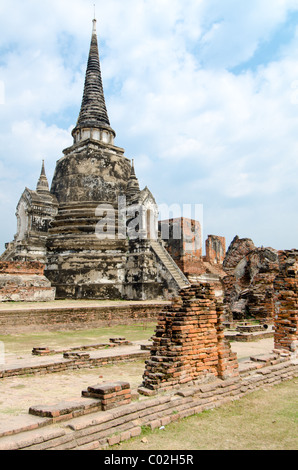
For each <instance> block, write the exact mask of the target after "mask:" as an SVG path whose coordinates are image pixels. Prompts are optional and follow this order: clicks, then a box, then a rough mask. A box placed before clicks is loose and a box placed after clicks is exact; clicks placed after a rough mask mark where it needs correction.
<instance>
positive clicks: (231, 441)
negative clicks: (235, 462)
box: [114, 379, 298, 450]
mask: <svg viewBox="0 0 298 470" xmlns="http://www.w3.org/2000/svg"><path fill="white" fill-rule="evenodd" d="M297 384H298V379H294V380H291V381H288V382H284V383H283V384H280V385H277V386H275V387H272V388H268V389H262V390H259V391H257V392H254V393H251V394H249V395H246V396H245V397H243V398H241V399H240V400H237V401H235V402H232V403H230V404H228V405H225V406H222V407H220V408H216V409H214V410H208V411H205V412H203V413H201V414H198V415H194V416H191V417H189V418H185V419H182V420H179V421H177V422H174V423H171V424H169V425H168V426H166V428H165V430H159V429H156V430H154V431H148V428H145V429H144V432H143V433H142V435H141V436H138V437H137V438H134V439H132V440H130V441H128V442H124V443H122V444H120V445H118V446H114V449H118V450H297V449H298V395H297ZM144 437H145V438H146V439H145V442H142V439H144ZM146 441H147V442H146Z"/></svg>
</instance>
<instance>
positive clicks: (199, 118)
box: [0, 0, 298, 251]
mask: <svg viewBox="0 0 298 470" xmlns="http://www.w3.org/2000/svg"><path fill="white" fill-rule="evenodd" d="M94 3H96V17H97V20H98V22H97V31H98V35H99V46H100V56H101V68H102V75H103V83H104V89H105V97H106V102H107V108H108V113H109V117H110V121H111V125H112V127H113V129H114V130H115V131H116V133H117V138H116V141H115V143H116V145H118V146H119V147H123V148H124V149H125V153H126V156H127V157H128V158H134V160H135V168H136V172H137V176H138V178H139V180H140V184H141V186H142V187H144V186H148V187H149V189H150V190H151V191H152V193H153V195H154V196H155V198H156V201H157V203H158V204H168V205H172V204H177V205H179V206H180V207H182V205H183V204H186V205H189V204H191V205H192V206H193V207H194V206H195V205H196V204H202V205H203V208H204V221H203V223H204V237H205V238H206V237H207V235H208V234H214V235H221V236H225V237H226V240H227V245H229V243H230V242H231V240H232V239H233V238H234V236H235V235H238V236H240V237H241V238H242V237H248V238H252V239H253V241H254V243H255V244H256V245H257V246H261V245H263V246H271V247H273V248H276V249H291V248H294V247H295V248H298V240H297V238H298V217H297V215H298V208H297V203H298V0H250V1H249V2H248V1H244V0H109V1H108V2H106V1H103V0H96V1H95V0H90V1H88V0H43V1H40V0H14V1H13V2H12V1H11V0H0V144H1V145H0V149H1V150H0V227H1V229H0V251H3V249H4V243H5V242H8V241H11V240H12V239H13V237H14V234H15V232H16V218H15V208H16V205H17V202H18V200H19V198H20V196H21V194H22V192H23V190H24V188H25V187H28V188H30V189H35V187H36V183H37V180H38V177H39V174H40V168H41V161H42V159H44V160H45V163H46V171H47V175H48V178H49V180H50V181H51V179H52V176H53V172H54V169H55V164H56V161H57V160H58V159H59V158H61V156H62V151H63V149H65V148H66V147H69V146H70V145H71V144H72V138H71V130H72V129H73V127H74V126H75V123H76V120H77V117H78V113H79V109H80V104H81V99H82V92H83V83H84V74H85V70H86V62H87V56H88V52H89V45H90V38H91V31H92V18H93V4H94Z"/></svg>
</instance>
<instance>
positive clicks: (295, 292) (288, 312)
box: [274, 250, 298, 354]
mask: <svg viewBox="0 0 298 470" xmlns="http://www.w3.org/2000/svg"><path fill="white" fill-rule="evenodd" d="M279 261H280V265H279V266H280V268H279V273H278V276H277V277H276V278H275V281H274V289H275V295H276V299H275V305H276V311H275V313H276V317H275V323H274V324H275V332H274V347H275V348H276V349H277V350H279V349H281V350H285V351H288V352H290V353H294V354H296V353H297V351H298V250H289V251H283V252H280V253H279Z"/></svg>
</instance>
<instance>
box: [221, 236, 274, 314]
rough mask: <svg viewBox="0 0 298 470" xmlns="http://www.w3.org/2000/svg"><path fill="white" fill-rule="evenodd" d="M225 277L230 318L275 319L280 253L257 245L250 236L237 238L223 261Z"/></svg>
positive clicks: (225, 294) (226, 303) (225, 295)
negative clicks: (275, 281)
mask: <svg viewBox="0 0 298 470" xmlns="http://www.w3.org/2000/svg"><path fill="white" fill-rule="evenodd" d="M223 270H224V271H225V273H226V276H224V277H223V278H222V283H223V288H224V299H225V308H226V313H227V316H228V317H229V319H230V320H243V319H247V318H250V319H256V320H259V321H262V322H271V323H272V322H273V319H274V315H275V293H274V280H275V278H276V276H277V275H278V273H279V253H278V251H276V250H274V249H273V248H270V247H269V248H264V247H261V248H257V247H255V245H254V243H253V241H252V240H250V239H248V238H243V239H240V238H239V237H238V236H236V237H235V238H234V240H233V241H232V243H231V244H230V246H229V249H228V251H227V254H226V257H225V259H224V261H223Z"/></svg>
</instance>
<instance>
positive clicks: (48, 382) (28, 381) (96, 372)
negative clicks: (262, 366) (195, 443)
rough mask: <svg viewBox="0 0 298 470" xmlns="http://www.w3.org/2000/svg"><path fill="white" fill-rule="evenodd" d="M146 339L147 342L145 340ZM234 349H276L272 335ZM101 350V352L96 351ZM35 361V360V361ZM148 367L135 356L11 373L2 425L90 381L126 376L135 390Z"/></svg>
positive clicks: (71, 395)
mask: <svg viewBox="0 0 298 470" xmlns="http://www.w3.org/2000/svg"><path fill="white" fill-rule="evenodd" d="M142 343H144V342H142ZM231 347H232V350H233V351H234V352H236V353H237V356H238V360H239V363H241V362H242V361H244V360H245V359H248V358H249V357H250V356H252V355H253V356H255V355H259V354H266V353H270V352H271V351H272V349H273V338H267V339H261V340H259V341H253V342H245V343H241V342H232V343H231ZM139 349H140V345H139V343H138V342H136V343H134V345H133V346H130V347H121V346H120V347H117V348H115V349H114V350H113V352H115V354H120V353H121V351H123V353H124V352H127V351H130V352H132V351H133V350H139ZM97 354H99V353H97ZM101 354H104V355H108V354H111V351H107V350H104V351H102V352H101ZM52 360H53V358H52V357H51V356H50V357H39V358H35V357H33V356H32V355H31V356H29V355H28V357H23V358H22V360H18V358H17V357H13V356H12V355H10V357H9V362H11V363H13V362H14V363H15V364H18V363H19V364H21V363H22V364H24V361H25V362H26V361H27V362H28V361H31V362H32V363H33V361H40V362H43V363H48V362H51V361H52ZM35 363H36V362H35ZM144 369H145V360H136V361H133V362H128V363H118V364H117V363H116V364H109V365H106V366H102V367H97V368H95V369H81V370H78V371H69V372H63V373H62V372H61V373H59V372H58V373H54V374H47V375H40V376H38V375H36V376H34V375H28V376H22V377H11V378H4V379H1V380H0V428H1V423H2V424H4V423H5V422H6V421H7V420H10V419H12V418H15V417H18V416H22V415H27V414H28V410H29V408H30V406H34V405H41V404H43V405H45V404H46V405H53V404H57V403H59V402H62V401H75V400H77V399H79V398H80V397H81V392H82V391H83V390H85V389H86V388H87V387H88V386H90V385H95V384H98V383H101V382H104V381H105V382H109V381H115V380H125V381H128V382H129V383H130V384H131V388H132V390H134V391H136V390H137V387H138V386H139V385H140V384H141V382H142V375H143V372H144Z"/></svg>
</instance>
